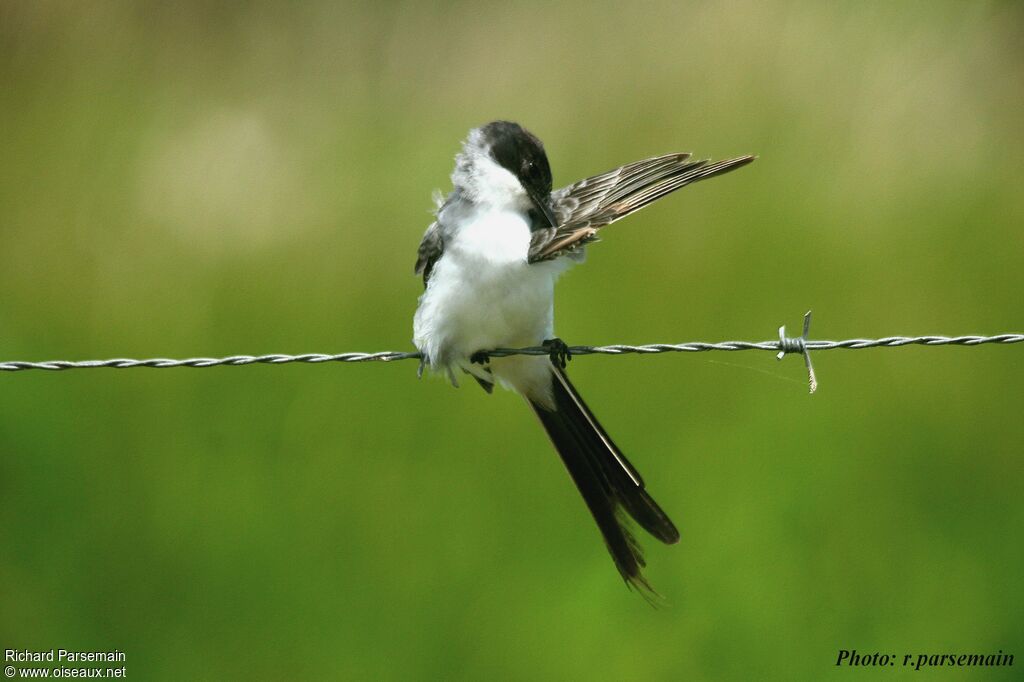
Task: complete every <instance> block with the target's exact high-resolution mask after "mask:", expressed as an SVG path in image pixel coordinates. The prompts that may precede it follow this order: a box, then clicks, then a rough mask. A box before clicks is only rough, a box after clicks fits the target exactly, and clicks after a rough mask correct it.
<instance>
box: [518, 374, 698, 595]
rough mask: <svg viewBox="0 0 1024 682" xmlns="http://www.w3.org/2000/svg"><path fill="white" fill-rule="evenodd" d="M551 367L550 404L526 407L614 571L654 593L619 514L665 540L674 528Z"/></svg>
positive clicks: (672, 537)
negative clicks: (589, 519) (601, 541)
mask: <svg viewBox="0 0 1024 682" xmlns="http://www.w3.org/2000/svg"><path fill="white" fill-rule="evenodd" d="M552 368H553V371H552V373H551V393H552V405H551V406H550V407H549V406H545V405H543V404H540V403H538V402H535V401H533V400H529V402H530V406H531V407H533V410H534V412H536V413H537V417H539V418H540V422H541V424H543V425H544V430H545V431H547V433H548V437H550V438H551V442H552V443H553V444H554V446H555V449H556V450H557V451H558V454H559V455H560V456H561V458H562V462H564V463H565V468H566V469H568V470H569V475H570V476H572V480H573V482H575V483H576V487H577V488H579V491H580V493H581V494H582V495H583V500H584V501H585V502H586V503H587V507H588V508H589V509H590V513H591V515H593V517H594V520H595V521H597V526H598V528H599V529H600V530H601V535H603V536H604V541H605V544H606V545H607V546H608V551H609V552H610V553H611V555H612V560H613V561H614V562H615V567H616V568H618V569H619V573H620V574H622V577H623V578H624V579H625V581H626V583H627V584H628V585H630V586H632V587H636V588H637V589H638V590H640V591H641V592H642V593H644V594H645V595H647V594H649V593H653V594H656V593H654V590H653V589H652V588H651V586H650V584H649V583H648V582H647V580H646V578H644V576H643V573H642V569H643V567H644V559H643V555H642V554H641V551H640V546H639V544H637V541H636V539H635V538H634V537H633V535H632V534H631V533H630V530H629V528H628V527H627V520H626V518H625V514H628V515H629V516H631V517H632V518H633V519H634V520H635V521H636V522H637V523H638V524H640V526H641V527H642V528H643V529H644V530H646V531H647V532H648V533H650V534H651V535H653V536H654V537H656V538H658V539H659V540H661V541H662V542H664V543H666V544H673V543H675V542H678V541H679V531H678V530H676V527H675V526H674V525H673V524H672V521H671V520H669V518H668V516H667V515H666V514H665V512H663V511H662V510H661V507H659V506H658V504H657V503H656V502H655V501H654V500H653V499H652V498H651V496H650V495H648V494H647V491H645V490H644V482H643V479H641V478H640V474H639V473H637V471H636V469H634V468H633V465H631V464H630V463H629V460H627V459H626V457H625V455H623V454H622V452H621V451H620V450H619V448H618V447H616V445H615V443H614V442H613V441H612V439H611V438H609V437H608V434H607V433H606V432H605V430H604V429H603V428H601V425H600V424H599V423H598V421H597V419H595V418H594V414H593V413H592V412H591V411H590V409H589V408H588V407H587V405H586V403H584V402H583V399H582V398H580V395H579V393H577V392H576V389H575V388H573V385H572V384H571V383H569V378H568V377H567V376H566V374H565V370H563V369H561V368H559V367H557V366H555V365H554V364H553V365H552ZM624 512H625V513H624Z"/></svg>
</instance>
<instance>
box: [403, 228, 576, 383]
mask: <svg viewBox="0 0 1024 682" xmlns="http://www.w3.org/2000/svg"><path fill="white" fill-rule="evenodd" d="M529 247H530V225H529V222H528V220H527V218H526V216H525V215H524V214H523V213H522V212H521V211H519V210H512V209H502V210H495V209H488V210H479V211H476V212H474V213H472V214H470V215H467V216H464V220H463V222H462V225H461V227H460V228H459V229H458V231H457V232H456V234H455V235H454V236H453V238H451V239H449V240H448V242H447V243H446V244H445V251H444V254H443V255H442V256H441V258H440V259H439V260H438V262H437V264H436V265H435V266H434V270H433V272H432V273H431V276H430V282H429V284H428V286H427V290H426V291H425V292H424V293H423V295H422V296H421V297H420V304H419V308H418V309H417V310H416V317H415V319H414V342H415V344H416V347H417V348H419V349H420V351H422V352H424V353H425V354H426V355H427V357H428V358H429V359H430V364H431V367H432V368H433V369H451V368H467V369H470V370H471V371H479V367H477V366H471V365H470V363H469V362H468V358H469V356H471V355H472V354H473V353H475V352H477V351H480V350H489V349H492V348H503V347H504V348H510V347H511V348H514V347H519V346H534V345H538V344H540V343H541V342H542V341H544V340H545V339H548V338H551V337H552V336H553V335H554V329H553V312H554V311H553V306H554V285H555V280H556V279H557V277H558V275H559V274H560V273H561V272H562V271H564V270H565V268H566V267H567V266H568V264H569V263H568V262H562V261H566V259H560V260H559V261H552V262H546V263H536V264H532V265H531V264H529V262H528V261H527V256H528V251H529ZM491 369H492V371H493V372H494V375H495V376H496V377H497V378H498V379H499V380H502V381H503V383H506V384H508V385H510V386H511V387H512V388H515V389H516V390H519V391H520V392H532V390H533V384H535V383H540V384H543V385H544V386H545V387H546V386H547V383H548V376H549V373H550V370H549V368H548V365H547V359H546V358H543V357H540V358H536V357H533V358H503V359H499V358H495V359H494V360H493V361H492V363H491Z"/></svg>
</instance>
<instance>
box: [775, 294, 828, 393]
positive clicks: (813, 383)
mask: <svg viewBox="0 0 1024 682" xmlns="http://www.w3.org/2000/svg"><path fill="white" fill-rule="evenodd" d="M810 333H811V311H810V310H808V311H807V312H806V313H804V333H803V334H802V335H800V336H797V337H796V338H790V337H788V336H786V325H782V326H781V327H779V348H781V349H782V350H780V351H779V354H778V355H777V356H776V359H778V360H781V359H782V358H784V357H786V355H787V354H789V353H799V354H800V355H802V356H804V364H805V365H807V387H808V388H809V389H810V391H809V392H810V393H811V394H812V395H813V394H814V392H815V391H817V390H818V378H817V377H816V376H815V375H814V365H812V364H811V352H810V351H809V350H808V349H807V335H808V334H810Z"/></svg>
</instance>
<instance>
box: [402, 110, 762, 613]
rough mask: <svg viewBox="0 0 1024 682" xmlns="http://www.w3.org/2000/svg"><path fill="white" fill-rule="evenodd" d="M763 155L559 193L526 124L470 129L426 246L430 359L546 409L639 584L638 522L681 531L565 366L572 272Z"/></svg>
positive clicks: (606, 532)
mask: <svg viewBox="0 0 1024 682" xmlns="http://www.w3.org/2000/svg"><path fill="white" fill-rule="evenodd" d="M753 160H754V157H752V156H741V157H738V158H735V159H729V160H727V161H718V162H715V163H711V162H709V161H707V160H701V161H694V160H692V159H691V158H690V155H689V154H667V155H665V156H656V157H654V158H650V159H645V160H643V161H637V162H635V163H631V164H628V165H625V166H622V167H620V168H616V169H614V170H611V171H608V172H607V173H601V174H600V175H595V176H593V177H590V178H587V179H585V180H580V181H579V182H576V183H573V184H572V185H569V186H568V187H564V188H562V189H559V190H555V191H551V169H550V167H549V166H548V159H547V155H546V154H545V153H544V147H543V145H542V144H541V142H540V140H539V139H537V138H536V137H535V136H534V135H532V134H530V133H529V132H528V131H526V130H525V129H524V128H522V127H521V126H519V125H518V124H516V123H511V122H508V121H494V122H492V123H488V124H487V125H484V126H481V127H480V128H476V129H474V130H472V131H470V133H469V137H468V138H467V139H466V141H465V142H464V143H463V146H462V151H461V152H460V153H459V154H458V155H457V156H456V157H455V170H454V171H453V172H452V185H453V186H454V189H453V190H452V192H451V193H450V194H449V195H448V197H447V198H446V199H445V200H444V201H443V202H439V203H440V206H439V208H438V210H437V219H436V220H435V222H434V223H433V224H432V225H431V226H430V227H429V228H427V231H426V234H424V235H423V241H422V243H421V244H420V247H419V253H418V258H417V260H416V273H417V274H422V275H423V282H424V285H425V286H426V290H425V291H424V293H423V295H422V296H421V297H420V299H419V307H418V308H417V310H416V316H415V320H414V337H415V338H414V343H415V344H416V347H417V348H418V349H419V350H420V352H421V353H422V357H423V363H424V364H425V365H426V366H429V367H430V369H432V370H434V371H441V372H445V373H447V375H448V377H449V378H450V379H451V381H452V383H456V379H455V372H456V371H462V372H465V373H467V374H470V375H471V376H472V377H473V378H474V379H476V381H477V382H478V383H479V384H480V385H481V386H482V387H483V388H484V389H486V390H487V392H488V393H489V392H491V391H492V390H493V388H494V384H495V382H497V383H500V384H502V385H503V386H505V387H506V388H509V389H511V390H513V391H515V392H516V393H519V394H520V395H522V396H523V397H524V398H526V401H527V402H528V403H529V404H530V407H532V408H533V411H534V412H535V413H536V414H537V417H539V419H540V422H541V424H542V425H543V426H544V429H545V430H546V431H547V434H548V436H549V437H550V438H551V442H552V443H553V444H554V446H555V449H556V450H557V451H558V454H559V455H560V456H561V458H562V461H563V462H564V463H565V467H566V469H568V470H569V475H570V476H571V477H572V479H573V481H574V482H575V483H576V486H577V487H578V488H579V490H580V493H582V495H583V500H584V501H585V502H586V504H587V507H588V508H589V509H590V513H591V514H592V515H593V517H594V520H595V521H597V525H598V528H600V530H601V534H602V535H603V536H604V541H605V544H606V545H607V546H608V551H609V552H610V553H611V556H612V559H613V560H614V561H615V567H616V568H617V569H618V570H619V573H621V574H622V577H623V578H624V579H625V580H626V583H627V584H628V585H630V586H633V587H636V588H638V589H640V590H641V591H642V592H644V593H648V592H653V590H651V587H650V585H649V584H648V583H647V580H646V579H645V578H644V576H643V574H642V572H641V569H642V568H643V566H644V560H643V557H642V555H641V552H640V547H639V545H638V544H637V542H636V540H635V539H634V538H633V536H632V534H631V533H630V530H629V528H628V527H627V522H626V516H627V515H628V516H629V517H632V518H633V519H634V520H635V521H636V522H637V523H638V524H640V526H641V527H643V528H644V530H646V531H647V532H648V533H650V534H651V535H653V536H654V537H656V538H658V539H659V540H661V541H662V542H665V543H667V544H672V543H675V542H677V541H678V540H679V531H678V530H676V527H675V526H674V525H673V524H672V521H671V520H669V518H668V516H667V515H666V514H665V512H663V511H662V510H661V507H659V506H658V505H657V503H656V502H655V501H654V500H653V499H652V498H651V496H650V495H648V494H647V491H646V490H645V489H644V482H643V480H642V479H641V478H640V474H639V473H637V470H636V469H635V468H634V467H633V466H632V465H631V464H630V463H629V460H627V459H626V457H625V455H623V454H622V452H621V451H620V450H619V448H618V447H617V446H616V445H615V443H614V442H613V441H612V439H611V438H610V437H609V436H608V433H607V432H606V431H605V430H604V429H603V428H602V427H601V425H600V424H599V423H598V421H597V419H596V418H595V417H594V413H593V412H591V411H590V409H589V408H588V407H587V405H586V403H584V402H583V399H582V398H580V396H579V393H577V392H576V389H574V388H573V386H572V384H571V383H569V378H568V376H566V373H565V359H566V358H567V347H566V345H565V344H564V343H562V342H561V341H560V340H559V339H557V338H555V335H554V287H555V280H557V279H558V276H559V275H560V274H561V273H562V272H564V271H565V270H566V269H568V268H569V266H570V265H572V264H573V263H574V262H579V261H582V260H583V246H584V245H585V244H587V243H589V242H592V241H596V239H597V232H598V230H599V229H600V228H602V227H604V226H606V225H610V224H611V223H613V222H615V221H616V220H618V219H619V218H622V217H624V216H627V215H629V214H630V213H633V212H634V211H637V210H639V209H641V208H643V207H644V206H647V205H648V204H650V203H651V202H653V201H655V200H657V199H660V198H661V197H663V196H665V195H667V194H669V193H671V192H674V191H675V190H677V189H679V188H680V187H683V186H685V185H688V184H690V183H691V182H696V181H698V180H703V179H705V178H710V177H714V176H716V175H721V174H722V173H726V172H728V171H731V170H733V169H735V168H739V167H740V166H743V165H745V164H748V163H750V162H751V161H753ZM538 345H544V346H545V347H546V348H549V349H550V351H551V355H550V357H545V356H524V355H518V356H510V357H500V358H499V357H493V358H491V357H488V356H487V354H486V351H487V350H491V349H495V348H518V347H523V346H538Z"/></svg>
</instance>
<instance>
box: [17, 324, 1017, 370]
mask: <svg viewBox="0 0 1024 682" xmlns="http://www.w3.org/2000/svg"><path fill="white" fill-rule="evenodd" d="M783 331H784V330H780V332H783ZM780 336H781V338H780V340H777V341H775V340H773V341H758V342H752V341H720V342H718V343H705V342H701V341H691V342H687V343H649V344H644V345H639V346H633V345H628V344H612V345H607V346H570V347H569V352H570V354H571V355H629V354H634V353H635V354H640V355H650V354H656V353H705V352H710V351H728V352H735V351H747V350H763V351H771V352H774V353H780V354H782V355H785V354H789V353H793V354H800V355H804V356H805V357H806V356H807V355H806V354H807V352H808V351H812V350H813V351H823V350H835V349H840V348H843V349H848V350H860V349H863V348H899V347H902V346H911V345H916V346H980V345H982V344H989V343H998V344H1010V343H1021V342H1024V334H998V335H996V336H976V335H970V336H887V337H885V338H881V339H847V340H845V341H812V340H808V339H806V338H805V337H796V338H788V337H786V336H785V335H784V333H783V334H780ZM548 354H550V349H548V348H544V347H542V346H533V347H529V348H497V349H495V350H492V351H489V352H488V355H490V356H491V357H507V356H510V355H548ZM420 359H422V356H421V355H420V353H417V352H401V351H381V352H377V353H337V354H324V353H305V354H302V355H281V354H272V355H231V356H229V357H224V358H186V359H183V360H173V359H169V358H150V359H146V360H135V359H132V358H112V359H110V360H47V361H45V362H25V361H20V360H12V361H8V362H0V371H3V372H21V371H25V370H31V369H42V370H50V371H63V370H68V369H91V368H96V367H113V368H115V369H130V368H134V367H151V368H155V369H163V368H167V367H196V368H202V367H218V366H227V367H237V366H240V365H257V364H259V365H284V364H288V363H293V362H302V363H310V364H317V363H324V362H394V361H397V360H420Z"/></svg>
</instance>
